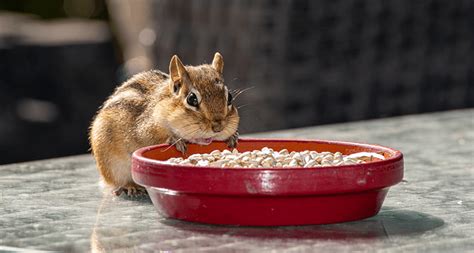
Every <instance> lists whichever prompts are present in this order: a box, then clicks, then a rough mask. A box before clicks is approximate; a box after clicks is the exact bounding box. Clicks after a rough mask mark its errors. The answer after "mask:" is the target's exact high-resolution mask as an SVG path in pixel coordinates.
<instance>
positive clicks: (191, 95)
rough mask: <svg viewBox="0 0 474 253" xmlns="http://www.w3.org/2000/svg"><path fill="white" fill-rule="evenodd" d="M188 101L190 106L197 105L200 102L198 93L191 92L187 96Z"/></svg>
mask: <svg viewBox="0 0 474 253" xmlns="http://www.w3.org/2000/svg"><path fill="white" fill-rule="evenodd" d="M186 103H188V105H190V106H194V107H197V106H198V104H199V101H198V98H197V96H196V94H194V93H193V92H191V93H189V95H188V97H187V98H186Z"/></svg>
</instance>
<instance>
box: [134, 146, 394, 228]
mask: <svg viewBox="0 0 474 253" xmlns="http://www.w3.org/2000/svg"><path fill="white" fill-rule="evenodd" d="M263 147H269V148H273V149H274V150H280V149H284V148H286V149H288V150H289V151H303V150H315V151H318V152H322V151H330V152H337V151H340V152H342V153H343V154H351V153H356V152H378V153H381V154H382V153H383V155H384V156H385V158H386V159H385V160H382V161H375V162H370V163H365V164H357V165H345V166H331V167H317V168H241V169H238V168H216V167H214V168H213V167H194V166H181V165H171V164H167V163H164V162H163V160H166V159H168V158H171V157H177V156H181V153H179V152H178V151H177V150H176V149H174V148H169V146H168V145H166V144H163V145H157V146H151V147H145V148H141V149H139V150H137V151H135V153H134V154H133V158H132V176H133V179H134V180H135V182H137V183H138V184H140V185H143V186H145V187H146V188H147V191H148V193H149V195H150V197H151V199H152V201H153V204H154V205H155V207H156V208H157V209H158V211H159V212H160V213H161V214H163V215H164V216H166V217H171V218H176V219H182V220H187V221H195V222H203V223H211V224H232V225H255V226H275V225H303V224H326V223H335V222H343V221H352V220H358V219H362V218H366V217H370V216H373V215H375V214H377V213H378V211H379V210H380V207H381V206H382V202H383V200H384V198H385V195H386V194H387V192H388V189H389V187H390V186H392V185H395V184H397V183H399V182H400V181H401V180H402V178H403V156H402V153H401V152H399V151H397V150H393V149H390V148H386V147H381V146H377V145H368V144H357V143H350V142H335V141H319V140H276V139H241V140H239V145H238V150H239V151H240V152H244V151H250V150H254V149H261V148H263ZM226 148H227V147H226V145H225V143H222V142H213V143H211V144H210V145H208V146H199V145H195V144H189V145H188V155H191V154H194V153H209V152H211V151H212V150H214V149H220V150H223V149H226Z"/></svg>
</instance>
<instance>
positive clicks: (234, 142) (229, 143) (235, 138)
mask: <svg viewBox="0 0 474 253" xmlns="http://www.w3.org/2000/svg"><path fill="white" fill-rule="evenodd" d="M238 142H239V132H235V133H234V134H233V135H232V136H230V137H229V139H227V146H228V147H229V148H235V147H237V143H238Z"/></svg>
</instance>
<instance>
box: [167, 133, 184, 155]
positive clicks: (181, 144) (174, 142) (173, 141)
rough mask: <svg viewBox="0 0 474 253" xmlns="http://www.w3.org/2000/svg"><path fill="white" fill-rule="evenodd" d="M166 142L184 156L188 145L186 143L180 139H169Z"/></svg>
mask: <svg viewBox="0 0 474 253" xmlns="http://www.w3.org/2000/svg"><path fill="white" fill-rule="evenodd" d="M167 142H168V143H169V144H170V145H174V146H175V147H176V149H177V150H178V151H179V152H181V153H183V154H185V153H186V151H187V150H188V145H187V144H186V141H185V140H184V139H182V138H177V137H170V138H169V139H168V141H167Z"/></svg>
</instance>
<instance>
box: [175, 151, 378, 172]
mask: <svg viewBox="0 0 474 253" xmlns="http://www.w3.org/2000/svg"><path fill="white" fill-rule="evenodd" d="M384 159H385V158H384V156H383V155H380V154H377V153H371V152H359V153H354V154H350V155H343V154H342V153H340V152H336V153H331V152H319V153H318V152H316V151H309V150H305V151H301V152H295V151H292V152H289V151H288V150H287V149H282V150H280V151H274V150H273V149H271V148H267V147H265V148H262V149H261V150H254V151H247V152H243V153H239V151H238V150H237V149H234V150H232V151H230V150H223V151H219V150H214V151H212V152H211V153H209V154H193V155H191V156H189V157H188V158H186V159H183V158H181V157H175V158H170V159H168V160H167V161H166V162H168V163H171V164H181V165H195V166H212V167H227V168H235V167H238V168H273V167H283V168H285V167H304V168H306V167H324V166H338V165H350V164H358V163H366V162H370V161H376V160H384Z"/></svg>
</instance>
